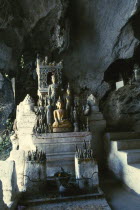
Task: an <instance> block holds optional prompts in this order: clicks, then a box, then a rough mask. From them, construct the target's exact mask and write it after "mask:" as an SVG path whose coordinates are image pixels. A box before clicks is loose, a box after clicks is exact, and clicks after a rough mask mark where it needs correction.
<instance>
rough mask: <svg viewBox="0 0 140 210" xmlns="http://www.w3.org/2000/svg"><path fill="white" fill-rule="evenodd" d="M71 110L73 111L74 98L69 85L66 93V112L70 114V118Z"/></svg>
mask: <svg viewBox="0 0 140 210" xmlns="http://www.w3.org/2000/svg"><path fill="white" fill-rule="evenodd" d="M71 109H72V96H71V91H70V86H69V83H68V88H67V91H66V111H67V114H68V118H70V114H71Z"/></svg>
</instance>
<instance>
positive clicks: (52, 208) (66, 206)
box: [26, 199, 110, 210]
mask: <svg viewBox="0 0 140 210" xmlns="http://www.w3.org/2000/svg"><path fill="white" fill-rule="evenodd" d="M26 209H27V210H110V207H109V206H108V204H107V202H106V201H105V200H104V199H94V200H84V201H83V200H82V201H72V202H62V203H59V204H58V203H57V204H42V205H41V204H40V205H38V206H32V207H28V208H26Z"/></svg>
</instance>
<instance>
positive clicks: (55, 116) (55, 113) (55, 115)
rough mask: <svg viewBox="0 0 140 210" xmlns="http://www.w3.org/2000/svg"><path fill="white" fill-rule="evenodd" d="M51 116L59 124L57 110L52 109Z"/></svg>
mask: <svg viewBox="0 0 140 210" xmlns="http://www.w3.org/2000/svg"><path fill="white" fill-rule="evenodd" d="M53 116H54V121H55V123H56V124H57V125H59V121H58V118H57V112H56V111H55V110H54V112H53Z"/></svg>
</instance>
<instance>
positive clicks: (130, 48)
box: [64, 0, 139, 98]
mask: <svg viewBox="0 0 140 210" xmlns="http://www.w3.org/2000/svg"><path fill="white" fill-rule="evenodd" d="M138 6H139V5H138V1H136V0H132V1H130V0H126V1H121V0H119V1H118V0H115V1H106V0H101V1H98V0H94V1H89V0H76V1H72V3H71V8H72V17H71V20H72V28H71V45H70V47H69V50H68V51H67V53H66V54H65V55H64V64H65V73H66V75H67V77H69V78H70V79H71V80H72V81H73V82H74V81H75V82H74V83H76V84H75V86H79V87H80V88H82V89H90V91H93V93H94V95H96V96H97V97H98V98H101V97H102V96H103V95H104V94H105V93H106V91H107V90H108V89H109V86H108V84H107V83H106V82H104V71H105V70H106V69H107V68H108V66H109V65H110V64H111V63H112V62H113V61H114V60H116V59H119V58H123V59H126V58H130V57H132V56H133V53H134V49H135V47H136V46H137V45H138V43H139V40H138V39H136V38H135V36H134V31H133V28H132V23H131V18H132V16H133V15H134V14H135V12H136V11H137V10H138Z"/></svg>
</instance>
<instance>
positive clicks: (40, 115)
mask: <svg viewBox="0 0 140 210" xmlns="http://www.w3.org/2000/svg"><path fill="white" fill-rule="evenodd" d="M36 115H37V118H38V123H39V124H41V125H43V123H44V120H45V110H44V107H43V103H42V101H41V100H40V101H39V107H38V109H37V112H36Z"/></svg>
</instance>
